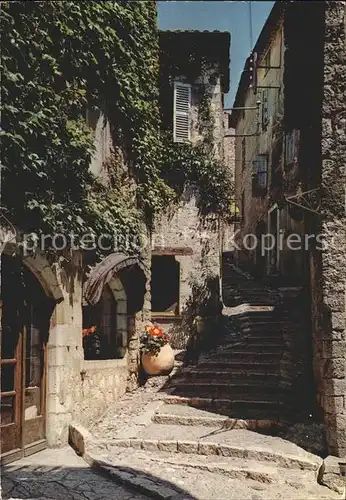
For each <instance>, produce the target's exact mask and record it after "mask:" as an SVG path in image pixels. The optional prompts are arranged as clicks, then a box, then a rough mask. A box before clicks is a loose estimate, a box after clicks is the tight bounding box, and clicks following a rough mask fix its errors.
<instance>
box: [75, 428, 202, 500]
mask: <svg viewBox="0 0 346 500" xmlns="http://www.w3.org/2000/svg"><path fill="white" fill-rule="evenodd" d="M69 443H70V445H71V446H72V447H73V449H74V450H75V451H76V452H77V453H78V455H80V456H81V457H82V458H83V459H84V460H85V462H86V463H87V464H88V465H89V466H90V467H92V468H93V469H95V470H96V471H97V472H99V473H100V474H103V475H104V476H106V477H108V478H109V479H111V480H112V481H115V482H116V483H118V484H120V485H122V486H125V487H127V488H129V489H131V490H132V491H135V492H137V493H142V494H143V495H146V496H148V497H149V498H153V499H157V500H193V497H191V496H190V495H189V494H188V493H184V494H182V493H180V492H178V491H177V490H175V489H173V488H172V487H169V486H168V484H164V481H162V480H160V483H161V484H157V483H156V482H154V481H153V479H152V478H151V477H150V476H149V475H147V474H144V473H140V474H135V472H134V471H133V473H131V472H130V471H129V470H126V468H125V467H115V466H112V465H110V464H107V463H106V462H104V461H103V459H102V458H101V457H98V456H97V454H96V453H94V451H93V450H94V449H95V446H96V445H97V443H96V441H94V440H93V439H92V436H91V434H90V432H89V431H88V430H87V429H85V428H84V427H83V426H81V425H80V424H78V423H74V422H73V423H71V424H70V426H69Z"/></svg>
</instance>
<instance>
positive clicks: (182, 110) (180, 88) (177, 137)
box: [173, 82, 191, 142]
mask: <svg viewBox="0 0 346 500" xmlns="http://www.w3.org/2000/svg"><path fill="white" fill-rule="evenodd" d="M190 107H191V85H189V84H186V83H179V82H175V83H174V116H173V140H174V142H186V141H189V140H190Z"/></svg>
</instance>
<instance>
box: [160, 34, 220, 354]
mask: <svg viewBox="0 0 346 500" xmlns="http://www.w3.org/2000/svg"><path fill="white" fill-rule="evenodd" d="M160 44H161V74H162V81H161V95H160V100H161V111H162V115H163V126H164V127H165V129H166V131H167V133H169V134H173V135H174V134H175V130H176V126H175V122H176V123H178V122H177V120H179V116H177V109H178V108H177V107H176V106H177V103H178V99H179V92H180V88H182V89H185V90H186V92H188V93H189V94H188V99H187V101H188V102H187V108H186V109H187V114H188V118H187V122H186V127H187V128H185V133H186V137H185V139H184V137H179V136H176V135H174V138H173V140H174V141H176V142H184V141H185V142H188V143H190V144H193V145H195V144H199V143H201V142H203V141H208V143H209V144H210V145H211V147H212V148H213V153H214V156H215V158H217V159H218V160H224V118H223V108H224V94H225V93H226V92H228V86H229V45H230V36H229V34H228V33H219V32H197V31H193V32H189V31H188V32H184V31H177V32H161V35H160ZM182 48H183V50H182ZM194 57H195V58H196V61H197V62H195V65H194V68H192V69H191V68H190V67H189V66H190V64H189V61H190V60H193V58H194ZM180 85H182V87H180ZM177 96H178V97H177ZM178 106H179V103H178ZM178 112H179V111H178ZM183 132H184V130H183ZM198 196H199V195H198V192H196V190H195V189H192V188H187V189H186V190H185V192H184V193H183V195H182V197H181V199H180V201H179V206H178V207H177V209H174V211H173V213H171V214H170V213H168V214H167V215H166V214H165V215H164V216H163V217H161V218H159V219H158V220H157V223H156V226H155V231H154V234H153V242H152V263H153V266H152V269H153V274H152V283H151V285H152V290H151V291H152V321H153V322H155V323H156V324H160V325H161V326H162V327H163V328H164V329H165V330H166V331H167V332H169V333H172V332H178V331H179V325H180V324H181V320H182V314H183V313H184V309H185V306H186V303H187V300H188V299H189V298H190V297H191V289H192V283H194V282H197V283H203V280H204V279H205V278H206V277H207V276H214V277H216V278H217V279H218V280H219V279H220V259H221V251H222V234H223V228H222V227H221V226H220V223H219V221H218V220H216V219H214V220H212V221H208V222H203V221H202V220H201V218H200V217H199V211H198V206H197V199H198ZM160 262H161V263H162V264H161V263H160ZM156 269H157V271H155V270H156ZM170 286H172V293H170V290H169V287H170ZM167 289H168V296H167V301H166V303H165V302H164V301H163V303H162V304H161V309H160V310H157V307H156V303H158V307H159V306H160V304H159V302H160V301H159V300H157V299H156V297H157V296H159V297H158V298H160V297H162V296H164V295H165V294H166V293H167ZM176 327H178V328H176ZM172 339H173V343H175V345H176V346H180V347H183V346H184V343H185V341H186V340H187V339H186V337H185V336H184V332H180V333H179V334H177V335H175V333H174V334H173V337H172Z"/></svg>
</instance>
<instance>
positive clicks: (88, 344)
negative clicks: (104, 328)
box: [82, 326, 101, 359]
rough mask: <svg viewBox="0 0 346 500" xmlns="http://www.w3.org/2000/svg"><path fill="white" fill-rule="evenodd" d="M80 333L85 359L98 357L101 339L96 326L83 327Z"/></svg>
mask: <svg viewBox="0 0 346 500" xmlns="http://www.w3.org/2000/svg"><path fill="white" fill-rule="evenodd" d="M82 335H83V348H84V355H85V359H98V358H99V357H100V355H101V341H100V336H99V334H98V333H97V331H96V326H90V327H89V328H83V330H82Z"/></svg>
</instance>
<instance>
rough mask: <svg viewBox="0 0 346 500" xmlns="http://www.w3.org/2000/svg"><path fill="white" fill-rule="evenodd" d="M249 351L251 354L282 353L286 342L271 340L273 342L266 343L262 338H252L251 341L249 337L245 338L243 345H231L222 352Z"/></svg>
mask: <svg viewBox="0 0 346 500" xmlns="http://www.w3.org/2000/svg"><path fill="white" fill-rule="evenodd" d="M244 351H245V352H248V353H249V354H250V353H252V354H257V353H261V354H277V353H279V354H282V353H283V352H284V343H283V342H281V343H277V342H274V341H273V342H271V343H264V344H262V342H261V339H252V341H251V342H249V339H247V338H246V339H244V340H243V341H242V343H241V345H239V344H238V345H234V346H229V347H227V348H224V349H223V350H222V353H225V354H227V355H228V354H232V353H238V352H244Z"/></svg>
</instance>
